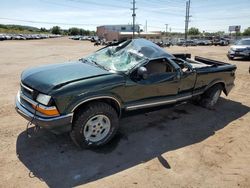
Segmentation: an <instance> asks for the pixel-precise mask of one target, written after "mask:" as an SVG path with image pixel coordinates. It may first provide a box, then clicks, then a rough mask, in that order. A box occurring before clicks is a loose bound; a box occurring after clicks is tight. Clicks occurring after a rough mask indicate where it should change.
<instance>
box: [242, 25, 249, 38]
mask: <svg viewBox="0 0 250 188" xmlns="http://www.w3.org/2000/svg"><path fill="white" fill-rule="evenodd" d="M242 34H243V35H244V36H250V27H249V28H247V29H245V30H244V32H243V33H242Z"/></svg>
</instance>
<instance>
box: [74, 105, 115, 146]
mask: <svg viewBox="0 0 250 188" xmlns="http://www.w3.org/2000/svg"><path fill="white" fill-rule="evenodd" d="M117 129H118V115H117V112H116V111H115V109H114V108H113V107H111V106H110V105H108V104H106V103H103V102H93V103H90V104H88V105H87V106H86V107H85V108H83V109H81V110H79V111H78V112H77V114H76V117H75V120H74V122H73V130H72V132H71V138H72V140H73V141H74V142H75V143H76V144H77V145H78V146H80V147H82V148H90V147H92V148H93V147H98V146H102V145H104V144H106V143H108V142H109V141H110V140H111V139H112V138H113V136H114V135H115V134H116V132H117Z"/></svg>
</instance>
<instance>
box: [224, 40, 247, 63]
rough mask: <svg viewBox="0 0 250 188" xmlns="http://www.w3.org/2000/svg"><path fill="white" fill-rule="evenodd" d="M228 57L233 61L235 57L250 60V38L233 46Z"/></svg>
mask: <svg viewBox="0 0 250 188" xmlns="http://www.w3.org/2000/svg"><path fill="white" fill-rule="evenodd" d="M227 57H228V58H229V59H231V60H232V59H234V58H235V57H243V58H250V38H246V39H241V40H239V41H237V42H236V43H235V44H234V45H232V46H231V47H230V49H229V51H228V53H227Z"/></svg>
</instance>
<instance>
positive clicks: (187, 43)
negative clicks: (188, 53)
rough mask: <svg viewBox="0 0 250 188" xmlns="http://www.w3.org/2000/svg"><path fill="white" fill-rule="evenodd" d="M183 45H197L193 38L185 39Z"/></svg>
mask: <svg viewBox="0 0 250 188" xmlns="http://www.w3.org/2000/svg"><path fill="white" fill-rule="evenodd" d="M184 46H197V44H196V42H195V41H193V40H187V41H186V42H184Z"/></svg>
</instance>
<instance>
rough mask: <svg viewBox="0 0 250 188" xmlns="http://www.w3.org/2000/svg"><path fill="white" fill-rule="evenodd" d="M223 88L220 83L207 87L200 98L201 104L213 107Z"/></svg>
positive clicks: (209, 107)
mask: <svg viewBox="0 0 250 188" xmlns="http://www.w3.org/2000/svg"><path fill="white" fill-rule="evenodd" d="M222 90H223V87H222V85H221V84H216V85H214V86H212V87H211V88H209V89H208V90H207V91H206V92H205V93H204V94H203V95H202V96H201V100H200V104H201V106H203V107H205V108H208V109H210V110H211V109H214V106H215V105H216V103H217V102H218V100H219V98H220V95H221V92H222Z"/></svg>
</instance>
